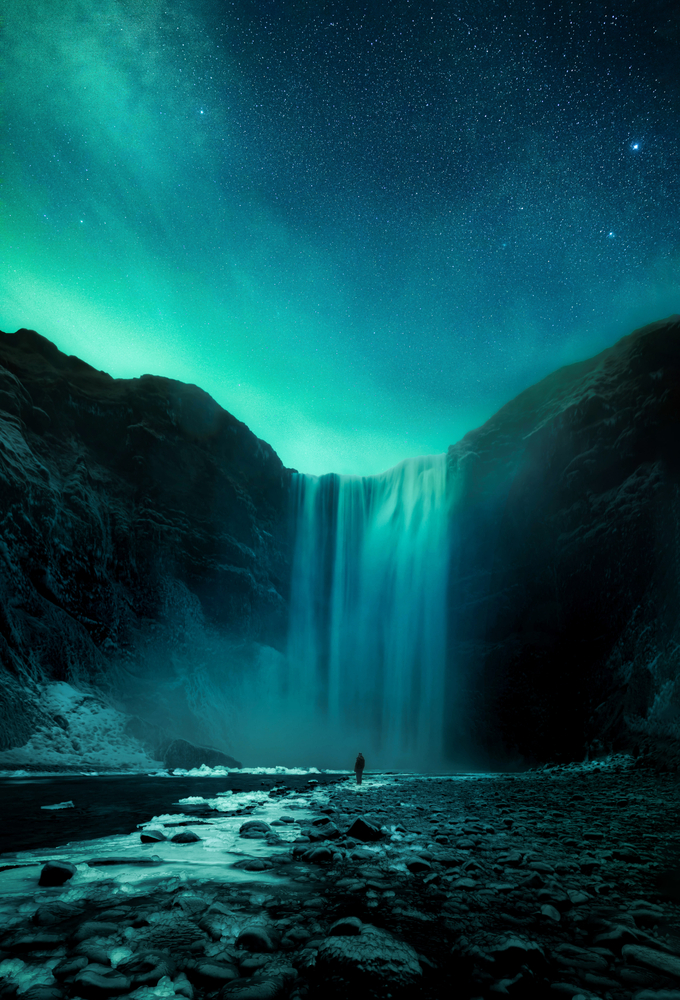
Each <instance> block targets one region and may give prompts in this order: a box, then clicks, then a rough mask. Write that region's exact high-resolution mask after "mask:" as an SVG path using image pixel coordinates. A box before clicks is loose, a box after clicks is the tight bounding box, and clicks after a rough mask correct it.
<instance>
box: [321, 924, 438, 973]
mask: <svg viewBox="0 0 680 1000" xmlns="http://www.w3.org/2000/svg"><path fill="white" fill-rule="evenodd" d="M316 968H317V970H318V971H319V972H321V973H322V974H324V975H330V976H334V975H335V976H337V975H339V976H343V977H345V978H350V979H356V980H358V981H360V982H365V981H366V980H368V981H369V982H371V981H372V985H374V986H377V987H382V988H384V989H387V987H388V986H390V987H393V988H394V989H400V988H403V987H407V986H411V985H413V984H414V983H416V982H417V981H418V979H419V977H420V976H421V975H422V969H421V967H420V963H419V961H418V954H417V952H416V951H415V949H414V948H412V947H411V945H410V944H407V943H406V942H405V941H399V940H398V939H397V938H395V937H393V936H392V935H391V934H390V933H389V932H388V931H386V930H383V929H382V928H380V927H374V926H373V925H372V924H363V925H362V927H361V928H360V930H359V933H358V934H334V935H332V936H331V937H328V938H326V939H325V941H324V942H323V943H322V945H321V947H320V948H319V953H318V955H317V959H316Z"/></svg>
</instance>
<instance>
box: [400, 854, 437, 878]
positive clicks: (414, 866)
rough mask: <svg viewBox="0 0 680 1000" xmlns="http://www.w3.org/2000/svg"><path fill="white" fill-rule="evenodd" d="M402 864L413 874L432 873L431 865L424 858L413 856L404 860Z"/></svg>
mask: <svg viewBox="0 0 680 1000" xmlns="http://www.w3.org/2000/svg"><path fill="white" fill-rule="evenodd" d="M404 864H405V865H406V867H407V868H408V870H409V871H410V872H413V874H415V873H416V872H430V871H432V865H431V864H430V862H429V861H426V860H425V858H421V857H417V856H416V855H413V856H411V857H409V858H405V860H404Z"/></svg>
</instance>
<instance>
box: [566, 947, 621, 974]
mask: <svg viewBox="0 0 680 1000" xmlns="http://www.w3.org/2000/svg"><path fill="white" fill-rule="evenodd" d="M553 959H554V960H555V961H556V962H557V964H558V965H562V966H568V967H569V968H571V969H579V970H580V971H582V972H594V973H601V972H606V971H607V969H608V967H609V963H608V962H607V959H606V958H605V957H604V956H603V955H601V954H599V953H598V952H595V951H592V950H591V949H589V948H579V947H578V945H572V944H561V945H558V947H557V948H555V950H554V952H553Z"/></svg>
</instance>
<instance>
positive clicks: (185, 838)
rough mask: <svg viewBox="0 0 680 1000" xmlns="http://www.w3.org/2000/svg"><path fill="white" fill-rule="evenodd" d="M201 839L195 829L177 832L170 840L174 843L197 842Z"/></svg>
mask: <svg viewBox="0 0 680 1000" xmlns="http://www.w3.org/2000/svg"><path fill="white" fill-rule="evenodd" d="M201 839H202V838H201V837H199V836H198V834H197V833H194V831H193V830H182V832H181V833H176V834H175V836H174V837H171V838H170V842H171V843H172V844H197V843H198V841H199V840H201Z"/></svg>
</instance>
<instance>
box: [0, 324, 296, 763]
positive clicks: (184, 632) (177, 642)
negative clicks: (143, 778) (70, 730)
mask: <svg viewBox="0 0 680 1000" xmlns="http://www.w3.org/2000/svg"><path fill="white" fill-rule="evenodd" d="M288 483H289V472H288V471H287V470H286V469H284V468H283V466H282V464H281V462H280V461H279V459H278V457H277V456H276V454H275V453H274V451H273V450H272V449H271V447H270V446H269V445H267V444H265V443H264V442H263V441H260V440H258V439H257V438H256V437H255V435H254V434H252V433H251V432H250V431H249V430H248V428H247V427H246V426H245V425H244V424H242V423H240V422H239V421H238V420H236V419H235V418H234V417H233V416H231V415H230V414H229V413H227V412H226V411H224V410H223V409H222V408H221V407H220V406H218V405H217V403H215V401H214V400H213V399H211V398H210V397H209V396H208V395H207V394H206V393H205V392H203V391H202V390H201V389H199V388H197V387H196V386H193V385H184V384H182V383H180V382H176V381H173V380H171V379H167V378H161V377H157V376H152V375H144V376H142V377H141V378H138V379H130V380H121V379H113V378H111V377H110V376H109V375H107V374H105V373H104V372H100V371H96V370H95V369H93V368H91V367H90V366H89V365H87V364H85V363H84V362H83V361H80V360H79V359H77V358H75V357H67V356H66V355H64V354H62V353H61V352H60V351H59V350H57V348H56V347H55V346H54V345H53V344H52V343H50V342H49V341H47V340H46V339H45V338H43V337H41V336H40V335H39V334H37V333H35V332H33V331H31V330H19V331H18V333H15V334H6V333H1V334H0V672H1V676H0V692H1V696H2V699H3V702H4V704H3V706H2V713H1V715H0V750H4V749H7V748H8V747H12V746H17V745H20V744H21V743H22V742H25V741H26V739H27V738H28V736H29V735H30V734H31V733H32V732H33V731H34V730H35V728H36V726H37V725H39V724H41V723H42V724H47V725H49V724H51V723H52V722H53V721H54V720H50V719H45V718H42V717H41V714H44V713H42V710H41V708H40V702H39V700H37V698H36V697H34V694H36V693H37V692H38V691H39V689H40V686H41V684H42V683H43V682H44V681H46V680H51V681H66V682H69V683H70V682H73V684H74V685H76V686H77V687H83V686H84V687H88V686H92V687H93V688H94V689H97V690H99V691H102V692H104V693H106V692H109V693H110V694H111V695H112V696H113V697H114V698H115V699H116V703H117V704H119V705H120V706H122V707H123V708H124V709H126V710H128V711H131V712H137V714H139V715H140V716H141V719H143V720H144V721H141V720H140V721H139V724H138V729H139V732H138V734H137V735H140V736H141V737H142V738H144V739H146V740H147V742H150V743H151V744H153V742H154V740H155V739H157V738H158V737H159V736H162V733H161V732H160V730H158V731H157V732H154V725H156V724H158V725H161V726H165V727H166V729H167V730H168V732H169V734H170V735H173V734H178V733H180V731H181V734H182V735H188V736H189V738H193V739H195V740H196V741H197V742H208V738H209V736H210V733H209V726H207V725H204V722H205V720H202V718H201V715H202V712H203V710H204V709H205V707H206V706H205V705H204V704H202V702H206V701H209V700H210V693H209V691H207V692H206V691H203V692H202V691H201V685H203V686H204V687H205V681H204V674H202V673H201V671H202V669H203V667H204V666H205V660H206V659H209V658H213V659H215V658H217V659H220V658H221V659H222V660H232V661H237V660H238V662H239V664H240V665H241V669H243V668H244V664H246V666H247V660H248V656H249V655H250V654H249V650H252V649H254V648H256V646H257V644H258V643H265V644H268V645H271V646H275V647H276V646H279V647H280V646H281V645H282V643H283V641H284V635H285V627H286V600H287V592H286V588H287V579H288V569H287V567H288V562H289V556H288V553H287V544H288V537H287V524H286V520H285V519H286V510H287V496H288ZM192 678H193V680H192ZM202 678H203V679H202ZM159 680H162V681H163V683H162V684H159V683H158V681H159ZM173 692H174V694H173ZM57 721H59V720H57ZM62 723H63V720H62ZM149 723H151V725H149ZM201 737H202V739H201Z"/></svg>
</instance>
